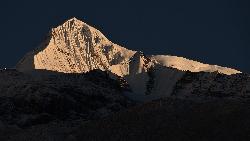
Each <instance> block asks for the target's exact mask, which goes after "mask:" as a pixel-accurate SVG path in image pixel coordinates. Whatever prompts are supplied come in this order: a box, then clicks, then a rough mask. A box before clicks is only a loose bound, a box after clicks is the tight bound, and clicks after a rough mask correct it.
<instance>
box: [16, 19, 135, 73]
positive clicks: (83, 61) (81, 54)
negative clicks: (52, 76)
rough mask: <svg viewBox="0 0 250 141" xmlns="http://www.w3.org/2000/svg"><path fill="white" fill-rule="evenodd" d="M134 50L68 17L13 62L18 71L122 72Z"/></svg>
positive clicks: (125, 70)
mask: <svg viewBox="0 0 250 141" xmlns="http://www.w3.org/2000/svg"><path fill="white" fill-rule="evenodd" d="M134 53H135V51H131V50H128V49H126V48H123V47H121V46H119V45H116V44H114V43H112V42H111V41H109V40H108V39H107V38H106V37H105V36H104V35H103V34H102V33H101V32H100V31H98V30H97V29H95V28H93V27H91V26H89V25H87V24H86V23H84V22H82V21H80V20H78V19H76V18H72V19H70V20H68V21H66V22H65V23H63V24H62V25H60V26H58V27H56V28H53V29H52V30H51V31H50V33H49V35H48V37H47V39H46V40H45V41H44V42H43V43H41V44H40V46H39V47H38V48H36V49H35V50H33V51H31V52H29V53H27V55H26V56H25V57H24V58H23V59H22V60H21V61H20V62H19V63H18V64H17V65H16V68H17V70H19V71H21V72H30V71H32V70H50V71H56V72H64V73H82V72H88V71H90V70H94V69H100V70H109V69H110V70H111V71H112V72H113V73H116V74H119V75H126V74H127V68H128V65H127V64H126V62H128V60H129V59H130V57H131V56H133V54H134Z"/></svg>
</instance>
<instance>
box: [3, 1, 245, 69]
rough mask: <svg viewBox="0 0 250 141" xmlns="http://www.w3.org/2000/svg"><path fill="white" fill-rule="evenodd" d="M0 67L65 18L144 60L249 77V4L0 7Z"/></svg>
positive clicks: (89, 3) (24, 4)
mask: <svg viewBox="0 0 250 141" xmlns="http://www.w3.org/2000/svg"><path fill="white" fill-rule="evenodd" d="M0 16H1V21H0V25H1V26H0V27H1V34H0V41H1V47H0V48H1V51H0V67H13V66H14V65H15V64H16V62H17V61H18V60H19V59H20V58H22V56H23V55H24V54H25V53H26V52H27V51H30V50H32V49H33V48H35V47H36V46H37V45H38V44H39V43H40V42H41V41H42V39H43V38H44V37H45V35H46V34H47V33H48V31H49V30H50V28H51V27H55V26H57V25H59V24H61V23H63V21H65V20H67V19H68V18H71V17H77V18H78V19H80V20H83V21H84V22H86V23H88V24H90V25H92V26H94V27H96V28H97V29H99V30H101V31H102V32H103V33H104V35H105V36H106V37H107V38H109V39H110V40H111V41H113V42H115V43H117V44H120V45H122V46H125V47H126V48H129V49H133V50H142V51H144V52H145V53H146V54H171V55H177V56H183V57H186V58H190V59H194V60H198V61H201V62H204V63H210V64H218V65H222V66H228V67H233V68H236V69H239V70H241V71H243V72H248V73H250V1H249V0H206V1H204V0H190V1H189V0H171V1H167V0H162V1H157V0H151V1H147V0H141V1H138V0H130V1H129V0H123V1H119V0H112V1H108V0H99V1H98V0H89V1H85V0H82V1H80V0H79V1H74V0H67V1H66V0H60V1H59V0H58V1H55V0H54V1H52V0H42V1H39V2H38V1H36V0H32V1H25V2H21V1H17V0H16V1H11V0H9V1H5V2H3V1H1V2H0Z"/></svg>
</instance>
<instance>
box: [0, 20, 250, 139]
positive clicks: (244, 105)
mask: <svg viewBox="0 0 250 141" xmlns="http://www.w3.org/2000/svg"><path fill="white" fill-rule="evenodd" d="M249 99H250V75H249V74H245V73H241V72H240V71H238V70H235V69H231V68H226V67H221V66H217V65H209V64H203V63H200V62H197V61H193V60H189V59H186V58H183V57H177V56H170V55H146V54H144V53H143V52H142V51H132V50H129V49H126V48H124V47H121V46H119V45H117V44H114V43H112V42H111V41H109V40H108V39H107V38H106V37H105V36H104V35H103V34H102V33H101V32H100V31H99V30H97V29H95V28H93V27H91V26H89V25H87V24H86V23H84V22H82V21H80V20H78V19H76V18H72V19H69V20H67V21H66V22H65V23H63V24H62V25H60V26H58V27H56V28H53V29H52V30H51V31H50V33H49V34H48V36H47V37H46V39H45V40H44V41H43V42H42V43H41V44H40V45H39V46H38V47H37V48H36V49H34V50H33V51H31V52H28V53H27V54H26V55H25V56H24V57H23V58H22V59H21V60H20V61H19V62H18V63H17V65H16V69H3V70H0V140H1V141H5V140H7V141H16V140H18V141H22V140H23V141H27V140H29V141H40V140H41V141H45V140H55V141H76V140H178V141H179V140H201V139H202V140H222V139H227V140H238V139H240V140H243V139H246V138H249V136H248V133H249V129H250V128H249V123H250V120H249V119H250V118H249V117H250V113H249V109H250V104H249Z"/></svg>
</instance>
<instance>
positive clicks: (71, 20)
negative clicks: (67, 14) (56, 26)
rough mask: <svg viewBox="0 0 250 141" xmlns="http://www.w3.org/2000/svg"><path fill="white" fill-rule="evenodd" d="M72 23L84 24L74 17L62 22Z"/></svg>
mask: <svg viewBox="0 0 250 141" xmlns="http://www.w3.org/2000/svg"><path fill="white" fill-rule="evenodd" d="M72 22H73V23H84V22H83V21H81V20H79V19H77V18H76V17H73V18H70V19H68V20H66V22H64V23H72Z"/></svg>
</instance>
